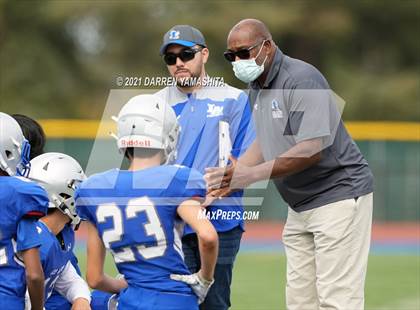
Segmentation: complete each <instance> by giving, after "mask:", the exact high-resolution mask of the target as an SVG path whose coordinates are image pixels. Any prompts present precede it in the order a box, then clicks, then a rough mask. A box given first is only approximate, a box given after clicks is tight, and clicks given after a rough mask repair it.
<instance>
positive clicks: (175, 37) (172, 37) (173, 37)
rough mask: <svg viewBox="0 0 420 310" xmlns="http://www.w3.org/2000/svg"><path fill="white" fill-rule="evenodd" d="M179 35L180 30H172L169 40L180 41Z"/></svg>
mask: <svg viewBox="0 0 420 310" xmlns="http://www.w3.org/2000/svg"><path fill="white" fill-rule="evenodd" d="M179 35H180V33H179V31H178V30H171V32H169V40H178V39H179Z"/></svg>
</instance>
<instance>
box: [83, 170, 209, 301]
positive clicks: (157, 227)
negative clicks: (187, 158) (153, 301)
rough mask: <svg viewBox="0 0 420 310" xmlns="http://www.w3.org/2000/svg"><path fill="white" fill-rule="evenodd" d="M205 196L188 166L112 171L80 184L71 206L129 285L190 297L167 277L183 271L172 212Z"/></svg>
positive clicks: (178, 225)
mask: <svg viewBox="0 0 420 310" xmlns="http://www.w3.org/2000/svg"><path fill="white" fill-rule="evenodd" d="M205 193H206V189H205V183H204V179H203V177H202V175H201V174H200V173H199V172H197V171H196V170H192V169H190V168H186V167H181V166H167V165H164V166H158V167H152V168H148V169H144V170H140V171H134V172H133V171H122V170H118V169H114V170H110V171H107V172H104V173H101V174H97V175H94V176H92V177H90V178H89V179H88V180H86V181H85V182H84V183H82V185H81V187H80V189H79V190H78V192H77V193H76V199H77V201H76V205H77V210H78V213H79V215H80V217H81V218H83V219H85V220H88V221H90V222H91V223H92V224H93V225H95V226H96V228H97V229H98V232H99V235H100V237H101V239H102V240H103V242H104V244H105V247H106V248H107V249H108V250H110V251H111V253H112V255H113V257H114V261H115V263H116V266H117V269H118V271H119V272H120V273H121V274H123V275H124V277H125V279H126V280H127V282H128V284H129V286H136V287H142V288H147V289H152V290H158V291H165V292H177V293H187V294H191V293H192V291H191V288H190V287H189V286H188V285H186V284H185V283H182V282H179V281H173V280H171V279H170V278H169V275H170V274H171V273H177V274H188V273H189V272H188V269H187V267H186V266H185V264H184V260H183V253H182V245H181V239H180V238H181V236H182V230H183V222H182V221H181V219H180V218H179V217H178V215H177V208H178V206H179V204H180V203H181V202H183V201H185V200H188V199H191V198H193V197H200V198H199V199H200V200H201V199H203V197H204V196H205Z"/></svg>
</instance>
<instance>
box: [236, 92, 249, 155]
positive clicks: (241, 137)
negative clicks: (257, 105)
mask: <svg viewBox="0 0 420 310" xmlns="http://www.w3.org/2000/svg"><path fill="white" fill-rule="evenodd" d="M230 139H231V141H232V143H233V144H232V151H231V154H232V155H233V156H234V157H239V156H240V155H242V154H243V153H244V152H245V151H246V150H247V149H248V147H249V146H250V145H251V144H252V142H253V141H254V139H255V128H254V122H253V120H252V112H251V107H250V104H249V100H248V96H247V95H246V94H245V93H244V92H242V93H241V95H240V96H239V98H238V100H237V103H236V104H234V105H233V106H232V111H231V119H230Z"/></svg>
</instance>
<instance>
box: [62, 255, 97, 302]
mask: <svg viewBox="0 0 420 310" xmlns="http://www.w3.org/2000/svg"><path fill="white" fill-rule="evenodd" d="M54 289H55V290H57V292H59V293H60V294H61V295H62V296H65V297H66V299H67V300H68V301H69V302H70V303H71V304H72V305H73V307H72V309H80V310H81V309H90V300H91V297H90V291H89V287H88V285H87V283H86V282H85V280H83V279H82V277H81V276H80V275H79V274H78V273H77V271H76V269H75V268H74V267H73V265H72V264H71V262H70V261H69V262H68V263H67V265H66V267H65V268H64V270H63V272H62V273H61V274H60V276H59V278H58V279H57V281H56V282H55V285H54Z"/></svg>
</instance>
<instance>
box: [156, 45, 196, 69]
mask: <svg viewBox="0 0 420 310" xmlns="http://www.w3.org/2000/svg"><path fill="white" fill-rule="evenodd" d="M201 50H202V48H186V49H183V50H182V51H181V52H179V53H178V54H175V53H166V54H165V55H164V56H163V60H164V61H165V63H166V64H167V65H168V66H172V65H174V64H176V59H177V58H178V57H179V59H181V60H182V61H183V62H186V61H190V60H191V59H193V58H194V57H195V54H196V53H198V52H200V51H201Z"/></svg>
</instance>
